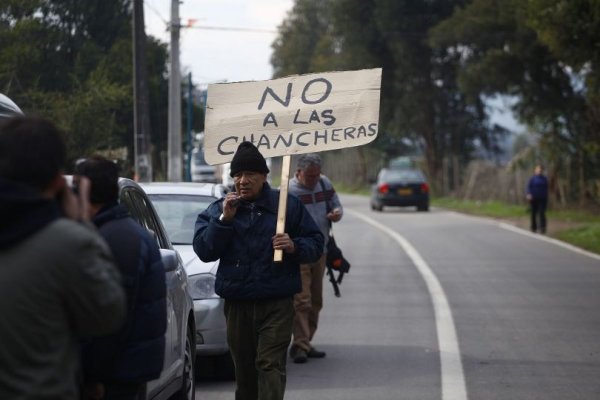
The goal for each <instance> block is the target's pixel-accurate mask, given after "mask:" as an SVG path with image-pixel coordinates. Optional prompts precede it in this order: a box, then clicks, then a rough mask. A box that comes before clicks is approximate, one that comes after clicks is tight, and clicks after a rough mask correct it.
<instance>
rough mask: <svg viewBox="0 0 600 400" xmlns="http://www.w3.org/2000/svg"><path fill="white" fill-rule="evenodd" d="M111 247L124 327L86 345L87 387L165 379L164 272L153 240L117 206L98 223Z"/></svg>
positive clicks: (98, 217)
mask: <svg viewBox="0 0 600 400" xmlns="http://www.w3.org/2000/svg"><path fill="white" fill-rule="evenodd" d="M93 222H94V224H95V225H96V226H97V227H98V230H99V232H100V234H101V235H102V236H103V237H104V239H105V240H106V242H107V243H108V245H109V247H110V249H111V251H112V253H113V256H114V258H115V261H116V264H117V266H118V267H119V271H120V272H121V275H122V278H123V285H124V288H125V293H126V295H127V319H126V323H125V326H124V327H123V328H122V329H121V330H120V331H119V332H118V333H117V334H115V335H111V336H109V337H104V338H101V339H94V340H91V341H89V342H88V343H86V344H84V347H83V364H84V375H85V380H86V381H87V382H122V383H143V382H147V381H150V380H152V379H156V378H158V377H159V376H160V373H161V371H162V368H163V361H164V354H165V332H166V329H167V306H166V304H167V302H166V278H165V269H164V266H163V263H162V259H161V256H160V251H159V249H158V244H157V243H156V241H155V240H154V238H153V237H152V236H151V235H150V233H149V232H148V231H146V230H145V229H144V228H143V227H142V226H141V225H140V224H138V223H137V222H136V221H135V220H133V218H131V217H130V216H129V212H128V211H127V208H125V206H123V205H118V204H117V203H116V202H115V203H113V204H110V205H107V206H106V207H104V208H103V209H101V210H100V212H98V214H96V216H95V217H94V219H93Z"/></svg>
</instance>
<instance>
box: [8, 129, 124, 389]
mask: <svg viewBox="0 0 600 400" xmlns="http://www.w3.org/2000/svg"><path fill="white" fill-rule="evenodd" d="M65 161H66V149H65V144H64V142H63V141H62V139H61V137H60V134H59V132H58V130H57V128H56V127H55V126H54V125H53V124H52V123H51V122H49V121H46V120H43V119H38V118H30V117H13V118H10V119H8V120H6V121H4V122H0V220H1V221H2V223H1V224H0V294H1V296H2V299H1V301H0V399H21V400H27V399H61V400H75V399H79V383H78V373H79V370H80V352H79V350H80V342H79V338H80V337H81V336H96V335H106V334H109V333H112V332H114V331H116V330H117V329H119V328H120V327H121V324H122V322H123V321H124V318H125V294H124V292H123V289H122V285H121V281H120V277H119V273H118V271H117V269H116V267H115V265H114V263H113V259H112V256H111V254H110V250H109V249H108V246H107V245H106V243H105V242H104V240H103V239H102V238H101V237H100V236H99V235H98V234H97V232H96V230H95V229H94V228H93V226H91V225H90V224H89V223H87V224H86V223H82V222H78V221H76V220H78V219H81V220H85V219H86V218H85V214H84V212H83V211H84V209H85V206H86V205H87V191H88V189H89V186H88V185H87V183H88V182H87V180H84V181H82V182H81V186H80V196H79V198H78V197H76V196H75V195H74V194H73V193H72V192H71V190H70V189H69V188H68V186H67V184H66V181H65V178H64V177H63V175H62V169H63V166H64V165H65ZM82 206H83V207H82Z"/></svg>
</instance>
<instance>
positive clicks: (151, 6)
mask: <svg viewBox="0 0 600 400" xmlns="http://www.w3.org/2000/svg"><path fill="white" fill-rule="evenodd" d="M144 4H145V5H146V7H148V9H149V10H150V11H152V12H153V13H154V14H155V15H156V16H157V17H158V18H160V20H161V21H162V22H164V23H165V25H169V21H167V20H166V19H165V18H163V16H162V15H161V14H160V12H159V11H158V10H157V9H156V8H154V6H153V5H151V4H150V2H149V1H144Z"/></svg>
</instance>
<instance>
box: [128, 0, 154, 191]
mask: <svg viewBox="0 0 600 400" xmlns="http://www.w3.org/2000/svg"><path fill="white" fill-rule="evenodd" d="M132 25H133V29H132V31H133V32H132V34H133V102H134V107H133V132H134V133H133V134H134V141H133V152H134V169H135V179H137V180H138V181H140V182H150V181H151V180H152V163H151V159H150V153H149V150H150V113H149V105H150V100H149V94H148V73H147V71H146V33H145V31H144V1H143V0H134V1H133V24H132Z"/></svg>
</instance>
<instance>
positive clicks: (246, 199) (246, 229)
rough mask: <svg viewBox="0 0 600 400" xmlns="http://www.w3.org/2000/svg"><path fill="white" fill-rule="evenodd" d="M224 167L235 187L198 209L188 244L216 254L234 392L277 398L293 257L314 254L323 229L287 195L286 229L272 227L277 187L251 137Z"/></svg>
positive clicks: (302, 259)
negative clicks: (278, 254) (277, 255)
mask: <svg viewBox="0 0 600 400" xmlns="http://www.w3.org/2000/svg"><path fill="white" fill-rule="evenodd" d="M230 173H231V176H232V177H233V181H234V187H235V192H230V193H228V194H227V195H226V197H225V198H222V199H220V200H218V201H216V202H214V203H212V204H211V205H210V206H209V207H208V208H207V209H206V210H204V211H203V212H202V213H201V214H200V215H199V216H198V219H197V221H196V234H195V236H194V251H195V252H196V254H198V256H199V257H200V259H201V260H202V261H205V262H209V261H215V260H218V259H220V262H219V268H218V271H217V281H216V284H215V291H216V293H217V294H218V295H220V296H221V297H223V298H224V299H225V317H226V320H227V341H228V344H229V349H230V351H231V356H232V359H233V363H234V365H235V378H236V386H237V387H236V393H235V398H236V399H237V400H282V399H283V396H284V392H285V384H286V366H285V364H286V352H287V348H288V346H289V344H290V339H291V335H292V323H293V319H294V305H293V296H294V294H296V293H298V292H299V291H300V289H301V286H302V284H301V281H300V270H299V264H300V263H310V262H315V261H316V260H318V259H319V257H320V256H321V253H322V252H323V235H322V234H321V232H320V230H319V228H318V227H317V226H316V225H315V222H314V221H313V219H312V218H311V216H310V214H309V213H308V212H307V211H306V208H305V207H304V205H303V204H302V203H301V202H300V200H298V198H297V197H296V196H292V195H288V198H287V202H288V204H287V211H286V223H285V233H278V234H276V233H275V231H276V226H277V211H278V204H279V191H278V190H273V189H271V187H270V186H269V184H268V183H267V174H268V173H269V168H268V167H267V164H266V161H265V159H264V157H263V156H262V155H261V154H260V152H259V151H258V149H257V148H256V147H255V146H254V145H253V144H252V143H250V142H243V143H241V144H240V145H239V147H238V149H237V151H236V152H235V154H234V156H233V160H232V161H231V172H230ZM274 250H282V251H283V262H281V263H275V262H273V252H274Z"/></svg>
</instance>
